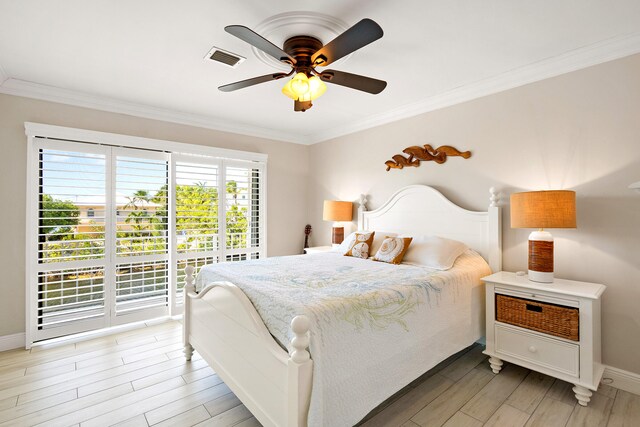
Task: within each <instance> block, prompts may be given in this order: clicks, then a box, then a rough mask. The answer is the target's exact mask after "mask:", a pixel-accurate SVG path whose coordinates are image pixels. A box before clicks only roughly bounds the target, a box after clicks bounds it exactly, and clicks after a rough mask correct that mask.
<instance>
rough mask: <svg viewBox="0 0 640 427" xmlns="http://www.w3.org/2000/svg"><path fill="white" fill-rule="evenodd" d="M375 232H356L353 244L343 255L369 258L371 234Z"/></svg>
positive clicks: (373, 234)
mask: <svg viewBox="0 0 640 427" xmlns="http://www.w3.org/2000/svg"><path fill="white" fill-rule="evenodd" d="M375 234H376V232H375V231H372V232H370V233H356V238H355V240H354V241H353V245H352V246H351V247H350V248H349V250H348V251H347V253H346V254H345V256H352V257H356V258H362V259H367V258H369V248H371V244H372V243H373V236H375Z"/></svg>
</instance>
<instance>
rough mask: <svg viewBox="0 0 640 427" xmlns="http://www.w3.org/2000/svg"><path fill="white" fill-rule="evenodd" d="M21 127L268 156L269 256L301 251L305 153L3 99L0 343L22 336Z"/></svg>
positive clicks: (204, 131) (227, 136)
mask: <svg viewBox="0 0 640 427" xmlns="http://www.w3.org/2000/svg"><path fill="white" fill-rule="evenodd" d="M26 121H29V122H37V123H46V124H52V125H58V126H69V127H75V128H80V129H90V130H96V131H103V132H111V133H119V134H124V135H135V136H142V137H147V138H157V139H165V140H171V141H178V142H186V143H191V144H200V145H210V146H214V147H223V148H231V149H236V150H244V151H254V152H259V153H266V154H268V155H269V160H268V166H267V193H268V195H269V197H268V201H267V228H268V233H267V237H268V242H267V248H268V255H269V256H273V255H289V254H295V253H300V252H301V249H302V243H303V238H304V234H303V231H304V226H305V224H306V223H307V205H308V203H307V198H306V191H307V180H308V147H306V146H302V145H297V144H289V143H284V142H277V141H270V140H266V139H260V138H254V137H249V136H241V135H235V134H230V133H224V132H217V131H213V130H207V129H201V128H195V127H190V126H182V125H178V124H172V123H166V122H159V121H154V120H147V119H141V118H135V117H131V116H126V115H122V114H112V113H106V112H102V111H97V110H90V109H85V108H77V107H71V106H66V105H61V104H55V103H50V102H44V101H36V100H32V99H27V98H20V97H14V96H8V95H0V201H1V202H0V203H1V204H2V208H1V209H0V224H2V226H3V231H2V233H0V271H2V276H1V277H0V337H1V336H4V335H9V334H14V333H19V332H23V331H24V330H25V323H24V318H25V315H24V307H25V300H24V298H25V297H24V295H25V286H24V277H25V257H24V253H25V231H24V230H25V203H26V202H25V200H26V199H25V191H26V181H25V179H26V172H25V167H26V159H27V157H26V156H27V149H26V148H27V144H26V136H25V133H24V122H26Z"/></svg>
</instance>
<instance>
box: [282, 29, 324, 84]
mask: <svg viewBox="0 0 640 427" xmlns="http://www.w3.org/2000/svg"><path fill="white" fill-rule="evenodd" d="M283 48H284V49H283V50H284V51H285V52H287V53H288V54H289V55H291V56H293V57H294V58H295V59H296V64H295V65H293V68H294V69H295V71H296V73H305V74H307V75H308V76H310V75H311V69H312V68H313V64H312V63H311V56H313V54H314V53H316V52H317V51H318V50H320V49H321V48H322V42H321V41H320V40H318V39H316V38H315V37H311V36H295V37H291V38H289V39H287V40H286V41H285V42H284V46H283Z"/></svg>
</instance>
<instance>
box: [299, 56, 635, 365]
mask: <svg viewBox="0 0 640 427" xmlns="http://www.w3.org/2000/svg"><path fill="white" fill-rule="evenodd" d="M391 84H393V83H391ZM425 143H429V144H431V145H433V146H438V145H445V144H447V145H453V146H455V147H457V148H459V149H462V150H471V151H472V152H473V156H472V157H471V158H470V159H469V160H463V159H461V158H451V159H449V161H448V162H447V163H445V164H443V165H438V164H434V163H426V164H422V166H420V167H419V168H408V169H404V170H391V171H389V172H385V166H384V162H385V161H386V160H388V159H390V158H391V156H392V155H393V154H397V153H400V152H401V151H402V149H404V148H405V147H407V146H410V145H422V144H425ZM310 158H311V159H312V161H311V163H310V165H311V171H310V174H309V176H310V192H309V196H310V213H311V216H310V218H311V224H312V225H313V226H314V230H315V232H314V238H315V241H314V243H315V244H327V243H328V242H329V235H330V224H329V223H325V222H323V221H322V201H323V199H329V198H338V199H342V200H354V201H355V200H357V198H358V195H359V194H360V193H368V194H369V195H370V203H369V207H370V208H372V209H373V208H376V207H378V206H380V204H381V203H383V202H384V201H385V200H386V199H387V198H388V197H389V196H390V195H391V194H392V193H393V192H394V191H396V190H398V189H399V188H401V187H403V186H405V185H408V184H429V185H432V186H435V187H436V188H438V189H439V190H441V191H442V192H443V193H444V194H445V195H446V196H447V197H449V198H451V199H452V200H453V201H454V202H456V203H458V204H460V205H461V206H463V207H465V208H467V209H478V210H480V209H486V206H488V191H487V190H488V188H489V187H491V186H495V187H497V188H499V189H500V190H502V192H503V193H504V194H505V195H506V196H507V198H506V201H505V202H503V206H505V208H506V209H505V210H504V212H505V216H504V220H505V223H504V268H505V269H506V270H511V271H515V270H524V269H526V267H527V265H526V259H527V247H526V242H527V236H528V233H529V232H530V230H512V229H510V227H509V215H508V213H509V212H508V195H509V194H510V193H511V192H514V191H521V190H528V189H573V190H575V191H576V192H577V197H578V206H577V208H578V229H577V230H556V231H553V230H552V231H553V234H554V236H555V237H556V276H558V277H564V278H570V279H576V280H584V281H593V282H601V283H604V284H606V285H607V286H608V288H607V291H606V293H605V294H604V297H603V333H602V337H603V358H604V362H605V363H606V364H609V365H611V366H614V367H617V368H621V369H625V370H629V371H632V372H637V373H640V308H639V305H638V303H639V302H640V194H638V193H634V192H632V191H630V190H628V189H627V186H628V185H629V184H631V183H632V182H636V181H639V180H640V55H636V56H633V57H628V58H625V59H622V60H618V61H615V62H610V63H606V64H602V65H599V66H596V67H592V68H588V69H585V70H581V71H577V72H573V73H570V74H566V75H563V76H560V77H556V78H553V79H548V80H545V81H542V82H538V83H535V84H530V85H527V86H524V87H521V88H517V89H513V90H509V91H506V92H503V93H500V94H496V95H492V96H488V97H485V98H481V99H478V100H474V101H471V102H467V103H464V104H460V105H457V106H453V107H450V108H446V109H442V110H439V111H434V112H431V113H426V114H423V115H420V116H417V117H413V118H410V119H406V120H402V121H398V122H395V123H391V124H388V125H384V126H381V127H378V128H375V129H370V130H367V131H363V132H359V133H356V134H353V135H348V136H344V137H341V138H337V139H335V140H331V141H327V142H324V143H320V144H316V145H313V146H311V147H310Z"/></svg>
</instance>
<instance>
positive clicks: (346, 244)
mask: <svg viewBox="0 0 640 427" xmlns="http://www.w3.org/2000/svg"><path fill="white" fill-rule="evenodd" d="M372 231H375V232H376V234H375V236H373V243H372V244H371V249H369V254H371V255H372V256H373V255H375V254H376V253H377V252H378V249H380V246H382V242H384V239H385V237H387V236H389V237H397V236H398V233H392V232H390V231H378V230H372ZM356 233H366V232H365V231H363V230H359V231H354V232H353V233H351V234H349V235H348V236H347V237H345V238H344V240H343V241H342V243H340V245H338V246H337V247H334V248H332V249H331V252H338V253H341V254H342V255H344V254H346V253H347V251H348V250H349V249H351V246H353V242H354V241H355V240H356Z"/></svg>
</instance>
